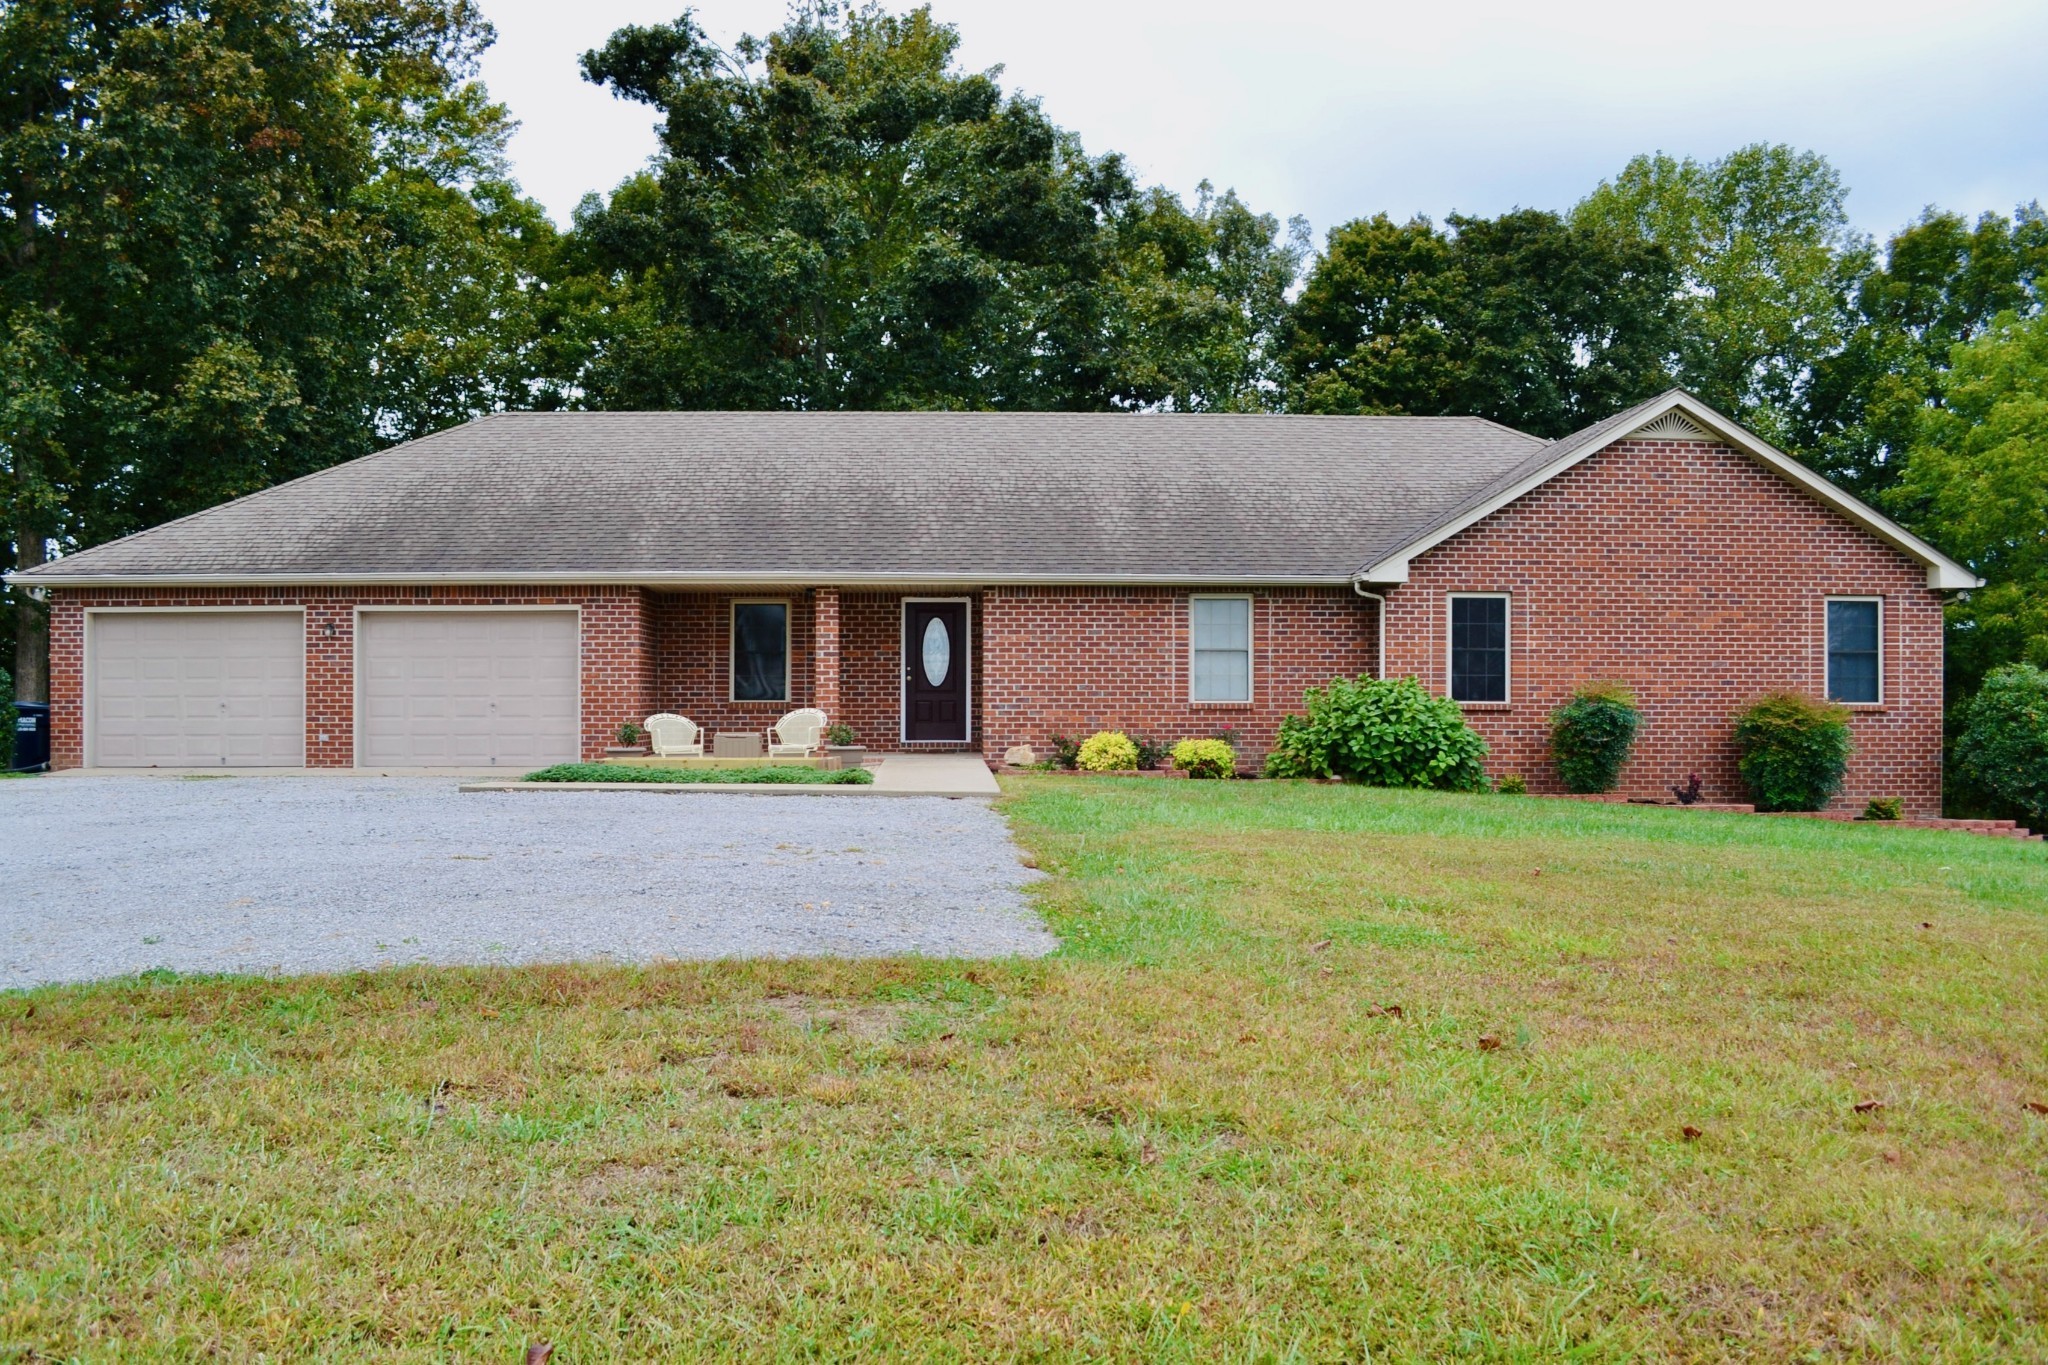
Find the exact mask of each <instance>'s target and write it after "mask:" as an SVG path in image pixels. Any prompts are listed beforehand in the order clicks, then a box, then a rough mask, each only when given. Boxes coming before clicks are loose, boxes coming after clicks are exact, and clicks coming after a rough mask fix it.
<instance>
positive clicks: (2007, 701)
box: [1955, 664, 2048, 829]
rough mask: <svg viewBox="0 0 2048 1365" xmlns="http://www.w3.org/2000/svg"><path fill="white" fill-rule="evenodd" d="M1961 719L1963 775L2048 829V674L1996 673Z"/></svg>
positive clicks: (2010, 667)
mask: <svg viewBox="0 0 2048 1365" xmlns="http://www.w3.org/2000/svg"><path fill="white" fill-rule="evenodd" d="M1961 720H1962V724H1963V728H1962V733H1961V734H1959V735H1957V736H1956V750H1955V760H1956V767H1957V769H1958V771H1959V773H1960V775H1961V776H1962V777H1963V778H1965V780H1967V781H1969V782H1971V783H1972V784H1974V785H1975V786H1977V787H1978V788H1979V789H1980V790H1982V791H1985V792H1987V793H1989V794H1990V795H1991V796H1992V797H1993V798H1995V799H1996V800H1997V801H1998V802H2000V803H2001V804H2002V805H2004V806H2007V807H2009V808H2010V809H2011V810H2012V811H2013V813H2014V814H2015V815H2018V816H2019V817H2021V818H2022V819H2024V820H2026V821H2027V823H2028V824H2030V825H2031V826H2033V827H2034V828H2035V829H2040V828H2041V827H2043V826H2044V825H2048V669H2040V668H2036V667H2035V666H2034V665H2032V664H2007V665H2006V666H2005V667H2003V668H1994V669H1992V670H1991V672H1989V673H1987V674H1986V675H1985V677H1984V686H1983V687H1981V688H1979V689H1978V691H1977V695H1976V696H1974V697H1972V698H1970V700H1969V701H1968V702H1966V703H1964V705H1963V707H1962V715H1961Z"/></svg>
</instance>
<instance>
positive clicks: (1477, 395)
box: [1285, 209, 1678, 436]
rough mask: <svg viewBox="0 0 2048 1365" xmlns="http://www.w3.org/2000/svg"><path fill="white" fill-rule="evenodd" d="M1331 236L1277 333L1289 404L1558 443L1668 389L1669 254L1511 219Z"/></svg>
mask: <svg viewBox="0 0 2048 1365" xmlns="http://www.w3.org/2000/svg"><path fill="white" fill-rule="evenodd" d="M1448 227H1449V229H1450V230H1449V231H1444V230H1442V229H1439V228H1437V227H1436V226H1435V225H1434V224H1432V223H1431V222H1430V221H1429V220H1428V219H1426V218H1414V219H1410V220H1409V221H1408V222H1406V223H1395V222H1394V221H1393V220H1392V219H1390V218H1388V217H1387V216H1386V215H1385V214H1380V215H1377V216H1375V217H1372V218H1362V219H1359V220H1357V221H1355V222H1351V223H1347V224H1345V225H1343V226H1342V227H1338V228H1335V229H1333V230H1332V231H1331V233H1330V236H1329V241H1328V245H1327V247H1326V249H1325V251H1324V253H1323V254H1322V256H1321V257H1319V258H1318V259H1317V260H1316V262H1315V264H1314V266H1313V268H1312V269H1311V271H1310V273H1309V277H1308V281H1307V283H1306V284H1305V285H1304V286H1303V288H1302V292H1301V297H1300V299H1299V301H1298V302H1297V303H1296V305H1295V308H1294V311H1293V316H1292V318H1291V321H1290V327H1289V330H1288V334H1287V342H1286V351H1285V363H1286V370H1287V375H1288V381H1289V389H1288V402H1289V406H1290V407H1292V408H1294V409H1295V410H1297V411H1303V412H1328V413H1380V412H1389V413H1415V414H1471V415H1476V416H1481V417H1490V418H1493V419H1494V420H1495V421H1499V422H1504V423H1506V424H1508V425H1511V426H1516V427H1519V428H1521V429H1522V430H1525V431H1530V432H1533V433H1535V434H1537V435H1539V436H1561V435H1563V434H1565V433H1566V432H1569V431H1572V430H1574V429H1576V428H1578V427H1581V426H1584V425H1586V424H1588V423H1590V422H1595V421H1598V420H1599V419H1600V418H1602V417H1605V416H1607V415H1608V414H1610V413H1612V412H1614V411H1615V410H1617V409H1619V408H1622V407H1626V406H1627V405H1628V404H1630V403H1633V402H1636V401H1638V400H1640V399H1642V398H1646V397H1648V396H1649V395H1651V394H1653V393H1656V392H1657V391H1658V390H1660V389H1662V388H1664V387H1666V386H1667V385H1668V384H1669V383H1670V379H1669V377H1668V373H1669V371H1668V365H1669V362H1670V357H1671V353H1672V350H1673V348H1674V346H1675V345H1676V343H1677V340H1678V338H1677V334H1676V333H1675V332H1674V331H1673V326H1672V324H1673V319H1674V310H1673V303H1672V295H1673V291H1674V289H1675V288H1676V285H1677V277H1676V275H1675V274H1674V273H1673V271H1672V268H1671V265H1670V263H1669V260H1668V258H1667V256H1666V254H1665V253H1664V251H1663V250H1662V249H1661V248H1659V247H1657V246H1654V245H1652V244H1650V243H1648V242H1646V241H1645V240H1644V239H1643V238H1641V237H1640V236H1636V235H1631V234H1628V233H1621V232H1610V231H1607V230H1605V229H1601V228H1579V227H1576V226H1574V225H1573V224H1572V223H1570V222H1567V221H1566V220H1565V219H1563V218H1561V217H1559V216H1558V215H1557V214H1554V213H1546V212H1542V211H1540V210H1535V209H1518V210H1516V211H1514V212H1512V213H1507V214H1503V215H1501V216H1500V217H1499V218H1495V219H1484V218H1467V217H1462V216H1459V215H1455V214H1454V215H1452V216H1451V218H1450V219H1449V220H1448Z"/></svg>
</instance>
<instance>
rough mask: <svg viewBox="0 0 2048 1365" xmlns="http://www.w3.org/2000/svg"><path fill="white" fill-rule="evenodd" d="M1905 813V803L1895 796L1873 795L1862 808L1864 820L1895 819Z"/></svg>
mask: <svg viewBox="0 0 2048 1365" xmlns="http://www.w3.org/2000/svg"><path fill="white" fill-rule="evenodd" d="M1905 813H1906V803H1905V802H1904V801H1902V800H1900V799H1899V798H1898V797H1896V796H1873V797H1871V798H1870V804H1869V805H1867V806H1865V807H1864V808H1863V818H1864V819H1866V820H1896V819H1898V818H1899V817H1900V816H1902V815H1904V814H1905Z"/></svg>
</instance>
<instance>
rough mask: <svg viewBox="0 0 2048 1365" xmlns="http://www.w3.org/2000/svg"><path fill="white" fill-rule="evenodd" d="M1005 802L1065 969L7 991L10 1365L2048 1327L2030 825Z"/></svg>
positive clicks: (1268, 797) (1269, 802) (1704, 1344)
mask: <svg viewBox="0 0 2048 1365" xmlns="http://www.w3.org/2000/svg"><path fill="white" fill-rule="evenodd" d="M1008 789H1009V791H1010V792H1011V794H1012V795H1011V798H1010V799H1009V800H1008V801H1007V802H1006V803H1005V805H1006V809H1007V810H1008V812H1009V814H1010V817H1011V819H1012V821H1013V823H1014V825H1015V827H1016V829H1017V831H1018V833H1019V836H1020V838H1021V839H1022V840H1023V842H1024V843H1025V845H1026V847H1027V848H1028V849H1029V850H1030V851H1031V854H1032V856H1033V857H1034V859H1035V860H1036V861H1037V862H1038V864H1039V865H1040V866H1042V867H1043V868H1045V869H1046V870H1047V871H1049V872H1050V873H1051V874H1052V877H1051V879H1050V880H1049V881H1047V882H1046V883H1044V884H1043V890H1042V893H1041V895H1042V903H1043V907H1044V909H1045V912H1046V914H1047V915H1048V917H1049V918H1050V920H1051V922H1052V923H1053V925H1054V926H1055V927H1056V928H1057V929H1058V930H1059V932H1060V933H1061V935H1062V937H1063V940H1064V942H1065V944H1066V946H1065V948H1064V949H1063V951H1062V953H1061V954H1060V955H1059V956H1058V957H1056V958H1053V959H1048V960H1045V961H1040V962H1007V963H992V964H962V963H949V962H932V961H882V962H756V963H741V964H677V965H668V966H661V967H656V968H646V969H627V968H605V967H597V966H589V967H575V968H571V967H561V968H541V969H527V970H503V971H497V970H473V971H440V972H436V971H427V970H419V969H406V970H398V971H393V972H388V973H382V974H376V975H361V976H352V977H345V978H324V979H307V980H298V981H290V982H282V983H277V982H263V981H251V980H212V981H207V980H179V979H175V978H170V977H155V976H152V977H145V978H143V979H140V980H131V981H126V982H120V983H110V984H105V985H99V986H92V987H83V988H51V989H44V990H39V991H36V992H32V993H28V994H26V995H23V994H16V995H12V996H7V997H0V1019H4V1020H5V1027H4V1032H0V1190H4V1191H5V1192H6V1196H7V1197H6V1198H5V1199H0V1358H4V1356H5V1354H6V1351H7V1349H8V1348H9V1347H10V1346H11V1347H12V1349H13V1351H14V1352H15V1355H16V1356H17V1357H18V1358H24V1359H25V1358H29V1357H28V1352H30V1351H36V1352H41V1353H43V1354H45V1355H48V1356H57V1357H69V1356H82V1357H98V1358H106V1357H116V1356H131V1357H151V1358H155V1357H161V1356H186V1355H200V1354H222V1355H228V1356H236V1357H251V1356H255V1355H257V1354H262V1353H268V1354H270V1355H273V1356H289V1357H300V1356H306V1355H335V1356H360V1355H371V1354H374V1355H377V1356H380V1357H394V1358H411V1359H428V1358H433V1359H439V1358H443V1357H454V1358H477V1359H495V1360H505V1359H516V1358H517V1357H518V1354H519V1352H520V1351H521V1349H522V1348H523V1347H524V1345H525V1344H526V1343H528V1342H532V1341H541V1340H546V1341H551V1342H553V1343H555V1344H556V1347H557V1350H556V1354H555V1358H556V1359H558V1360H572V1361H580V1360H596V1359H607V1358H699V1357H708V1358H727V1357H738V1356H750V1357H751V1356H762V1357H771V1358H791V1359H794V1358H830V1359H885V1358H887V1359H897V1358H906V1357H907V1358H920V1359H944V1360H970V1359H972V1360H978V1359H985V1358H1013V1357H1028V1358H1036V1359H1056V1360H1067V1359H1130V1358H1143V1359H1154V1360H1188V1361H1195V1360H1202V1361H1208V1360H1225V1361H1267V1360H1270V1361H1290V1360H1337V1359H1343V1360H1365V1359H1371V1360H1401V1359H1412V1360H1423V1359H1428V1360H1436V1359H1445V1358H1469V1359H1485V1360H1536V1359H1557V1358H1568V1359H1574V1360H1619V1359H1641V1358H1681V1359H1710V1358H1723V1357H1734V1358H1747V1359H1755V1360H1771V1361H1777V1360H1796V1359H1818V1360H1837V1359H1895V1358H1900V1357H1907V1358H1913V1359H1922V1360H1986V1361H1988V1360H2015V1359H2042V1358H2044V1357H2048V1196H2044V1184H2048V1119H2044V1118H2043V1117H2041V1116H2039V1115H2037V1114H2035V1113H2033V1112H2030V1111H2029V1110H2028V1109H2027V1108H2026V1107H2025V1106H2026V1104H2027V1103H2028V1102H2048V855H2044V851H2043V849H2042V847H2041V846H2040V845H2018V844H2008V843H2005V842H2001V841H1995V840H1990V839H1977V838H1969V837H1964V836H1958V835H1953V834H1942V833H1935V832H1923V831H1911V830H1897V829H1888V828H1882V827H1874V826H1868V825H1861V826H1852V825H1842V824H1835V823H1832V822H1820V821H1800V820H1761V819H1755V818H1747V817H1741V816H1720V815H1712V814H1700V813H1696V812H1680V811H1670V810H1652V809H1642V808H1631V807H1613V806H1594V805H1584V804H1579V803H1566V802H1546V801H1534V800H1517V799H1513V798H1499V797H1457V796H1439V795H1426V794H1404V793H1388V792H1375V791H1367V790H1360V789H1354V788H1333V787H1321V786H1300V785H1295V784H1287V783H1256V784H1255V783H1243V784H1232V783H1194V782H1172V783H1168V782H1151V781H1116V780H1104V779H1097V780H1091V781H1088V782H1078V781H1072V780H1067V779H1060V778H1022V779H1014V780H1012V781H1010V782H1009V783H1008ZM1859 1105H1860V1106H1873V1105H1875V1106H1881V1107H1865V1108H1862V1109H1859V1107H1858V1106H1859ZM1687 1128H1692V1129H1695V1130H1697V1132H1698V1136H1697V1137H1696V1138H1688V1137H1687V1135H1686V1132H1685V1130H1686V1129H1687Z"/></svg>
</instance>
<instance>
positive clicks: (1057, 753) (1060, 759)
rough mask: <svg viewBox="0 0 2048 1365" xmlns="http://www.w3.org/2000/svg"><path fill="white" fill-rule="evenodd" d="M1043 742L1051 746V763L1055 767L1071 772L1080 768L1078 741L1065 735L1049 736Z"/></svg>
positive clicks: (1079, 746) (1079, 745)
mask: <svg viewBox="0 0 2048 1365" xmlns="http://www.w3.org/2000/svg"><path fill="white" fill-rule="evenodd" d="M1045 742H1046V743H1048V744H1050V745H1052V761H1053V764H1054V765H1055V766H1056V767H1061V768H1065V769H1066V770H1067V771H1068V772H1072V771H1073V770H1074V769H1076V768H1078V767H1080V766H1081V744H1080V741H1078V740H1074V739H1070V738H1068V737H1067V736H1065V735H1049V736H1047V737H1046V741H1045Z"/></svg>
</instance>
